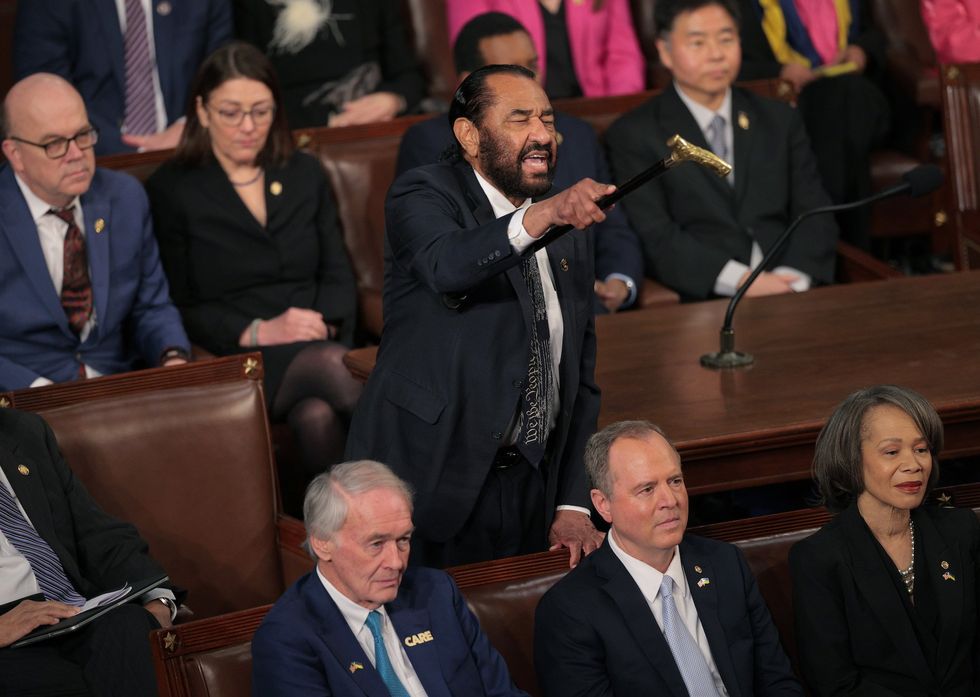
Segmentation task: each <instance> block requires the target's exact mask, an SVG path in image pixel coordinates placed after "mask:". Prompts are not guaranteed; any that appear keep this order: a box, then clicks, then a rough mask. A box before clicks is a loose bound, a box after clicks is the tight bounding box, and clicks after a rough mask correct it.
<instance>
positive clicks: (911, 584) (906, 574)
mask: <svg viewBox="0 0 980 697" xmlns="http://www.w3.org/2000/svg"><path fill="white" fill-rule="evenodd" d="M909 538H910V539H911V540H912V561H910V562H909V565H908V568H906V569H899V570H898V573H899V575H900V576H901V577H902V581H904V582H905V589H906V590H907V591H908V592H909V595H912V591H913V590H914V589H915V527H914V526H913V525H912V516H909Z"/></svg>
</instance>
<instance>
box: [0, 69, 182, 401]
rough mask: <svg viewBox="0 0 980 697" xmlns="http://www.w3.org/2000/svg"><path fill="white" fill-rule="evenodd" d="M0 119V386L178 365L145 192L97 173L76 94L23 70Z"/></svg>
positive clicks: (176, 324)
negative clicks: (1, 156)
mask: <svg viewBox="0 0 980 697" xmlns="http://www.w3.org/2000/svg"><path fill="white" fill-rule="evenodd" d="M2 117H3V118H2V132H3V153H4V155H5V157H6V159H7V162H6V163H5V164H4V165H2V166H0V389H2V390H14V389H20V388H23V387H36V386H39V385H47V384H51V383H52V382H64V381H67V380H74V379H79V378H85V377H95V376H98V375H106V374H110V373H119V372H124V371H127V370H133V369H135V368H137V367H141V366H156V365H172V364H176V363H182V362H185V361H186V360H187V358H188V356H189V353H190V343H189V342H188V340H187V335H186V334H185V333H184V328H183V326H182V325H181V322H180V315H179V314H178V312H177V310H176V308H175V307H174V306H173V304H172V303H171V302H170V296H169V288H168V286H167V280H166V277H165V276H164V274H163V269H162V267H161V266H160V259H159V254H158V251H157V245H156V240H155V238H154V236H153V231H152V229H151V226H150V213H149V205H148V203H147V200H146V195H145V194H144V193H143V188H142V187H141V186H140V184H139V182H137V181H136V180H135V179H133V178H132V177H130V176H128V175H125V174H121V173H118V172H112V171H109V170H103V169H96V167H95V155H94V153H93V146H94V145H95V144H96V142H97V141H98V132H97V131H96V130H95V129H94V128H93V127H92V125H91V123H90V122H89V120H88V115H87V114H86V111H85V105H84V104H83V103H82V98H81V97H80V96H79V94H78V92H77V91H75V88H74V87H72V86H71V85H70V84H68V83H67V82H66V81H65V80H63V79H62V78H60V77H58V76H56V75H50V74H45V73H39V74H36V75H32V76H31V77H28V78H25V79H24V80H21V81H20V82H18V83H17V84H16V85H14V86H13V87H12V88H11V89H10V92H8V94H7V97H6V100H5V101H4V104H3V113H2Z"/></svg>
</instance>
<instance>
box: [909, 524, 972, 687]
mask: <svg viewBox="0 0 980 697" xmlns="http://www.w3.org/2000/svg"><path fill="white" fill-rule="evenodd" d="M913 520H914V522H915V532H916V536H917V537H918V539H919V540H920V544H921V545H922V546H923V549H924V550H925V554H924V555H923V558H924V560H925V568H924V569H916V575H917V576H918V575H919V574H922V575H923V576H928V577H929V583H930V585H931V586H932V587H933V588H934V589H935V594H936V600H937V603H938V606H939V618H940V634H939V650H938V651H937V652H936V675H937V676H938V677H939V678H940V681H939V682H940V683H942V679H941V678H942V676H944V675H945V674H946V671H947V670H948V668H949V662H950V661H951V660H952V659H953V658H954V657H955V656H956V655H957V647H956V643H957V642H958V641H959V638H960V636H962V634H961V631H960V624H961V622H962V620H963V578H964V572H965V566H964V559H963V555H962V554H961V550H960V548H959V546H958V545H955V544H954V545H947V543H946V541H945V540H944V539H943V537H942V536H941V535H940V534H939V531H938V530H937V529H936V526H935V525H934V524H933V522H932V520H931V519H930V518H929V516H928V515H927V514H925V513H924V512H921V511H914V512H913Z"/></svg>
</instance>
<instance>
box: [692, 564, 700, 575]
mask: <svg viewBox="0 0 980 697" xmlns="http://www.w3.org/2000/svg"><path fill="white" fill-rule="evenodd" d="M694 573H696V574H700V573H701V567H700V566H698V565H697V564H695V565H694Z"/></svg>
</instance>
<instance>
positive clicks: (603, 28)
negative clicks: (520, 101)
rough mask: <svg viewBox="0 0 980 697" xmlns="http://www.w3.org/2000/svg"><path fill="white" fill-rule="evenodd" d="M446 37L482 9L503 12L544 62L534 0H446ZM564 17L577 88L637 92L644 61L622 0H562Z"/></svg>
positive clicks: (594, 93) (588, 92)
mask: <svg viewBox="0 0 980 697" xmlns="http://www.w3.org/2000/svg"><path fill="white" fill-rule="evenodd" d="M446 9H447V11H448V15H449V36H450V39H451V40H452V41H455V40H456V35H457V34H459V30H460V29H462V28H463V25H464V24H466V23H467V22H468V21H469V20H471V19H472V18H473V17H475V16H476V15H478V14H483V13H484V12H493V11H496V12H504V13H506V14H509V15H511V16H512V17H514V19H516V20H517V21H518V22H520V23H521V24H523V25H524V27H525V28H526V29H527V30H528V33H529V34H530V35H531V39H532V40H533V41H534V47H535V49H537V51H538V57H539V60H540V63H541V74H542V79H543V77H544V72H545V70H546V69H547V66H545V56H546V55H547V53H546V51H545V43H544V20H543V19H542V17H541V7H540V5H539V4H538V2H537V0H446ZM565 22H566V25H567V27H568V43H569V45H570V46H571V50H572V63H573V64H574V66H575V75H576V77H577V78H578V83H579V86H581V88H582V94H584V95H585V96H586V97H605V96H608V95H612V94H629V93H630V92H641V91H642V90H643V89H644V87H645V80H644V74H645V70H646V62H645V60H644V58H643V53H642V52H641V51H640V44H639V42H638V41H637V40H636V32H635V31H634V29H633V17H632V15H630V8H629V4H628V2H627V0H606V2H605V3H604V4H603V6H602V9H601V10H599V11H598V12H593V10H592V0H571V1H566V2H565Z"/></svg>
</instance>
